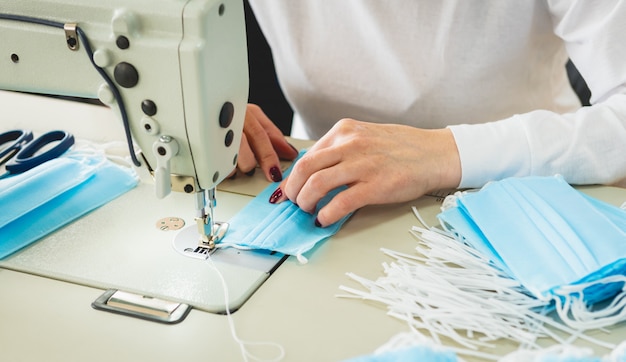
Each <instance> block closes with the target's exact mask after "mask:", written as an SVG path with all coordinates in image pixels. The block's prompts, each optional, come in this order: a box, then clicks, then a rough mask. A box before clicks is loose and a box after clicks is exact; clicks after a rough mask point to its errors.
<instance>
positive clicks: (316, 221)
mask: <svg viewBox="0 0 626 362" xmlns="http://www.w3.org/2000/svg"><path fill="white" fill-rule="evenodd" d="M315 226H317V227H318V228H321V227H322V224H321V223H320V221H319V220H318V219H317V218H315Z"/></svg>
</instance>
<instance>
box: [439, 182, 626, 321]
mask: <svg viewBox="0 0 626 362" xmlns="http://www.w3.org/2000/svg"><path fill="white" fill-rule="evenodd" d="M455 201H456V205H455V206H453V207H450V208H448V209H447V210H445V211H443V212H442V213H441V214H440V215H439V219H440V220H442V222H443V225H444V227H446V228H447V229H448V230H449V231H451V232H453V233H455V234H457V235H459V236H460V237H461V238H462V240H463V241H464V242H466V243H468V244H469V245H471V246H472V247H474V248H475V249H477V250H478V251H480V252H481V253H482V254H483V255H485V256H487V257H488V258H489V260H490V261H491V262H493V263H494V264H495V265H496V266H497V267H498V268H500V269H501V270H503V271H504V272H505V273H507V274H508V275H510V276H511V277H513V278H514V279H516V280H518V281H519V282H520V283H521V284H522V286H524V287H525V288H526V289H527V290H528V291H529V292H530V293H531V294H532V295H533V296H534V297H535V298H537V299H540V300H554V301H555V303H556V304H557V307H561V308H558V309H559V310H561V311H563V312H566V311H569V312H572V313H575V310H570V308H569V307H570V305H567V304H571V303H575V301H579V302H581V303H582V305H581V306H584V305H593V304H596V303H597V302H600V301H603V300H605V299H607V298H611V297H613V296H615V295H617V294H618V293H620V292H622V291H623V289H625V288H624V282H626V211H624V210H622V209H619V208H617V207H614V206H612V205H609V204H606V203H604V202H601V201H599V200H596V199H593V198H591V197H589V196H586V195H584V194H582V193H580V192H578V191H576V190H574V189H573V188H572V187H570V186H569V185H568V184H567V183H566V182H565V181H564V180H563V179H562V178H561V177H527V178H510V179H506V180H502V181H500V182H494V183H491V184H488V185H486V186H485V187H484V188H483V189H482V190H481V191H480V192H477V193H467V194H461V195H460V196H457V197H456V198H455ZM622 294H623V293H622ZM621 306H622V308H623V304H621ZM584 309H585V310H587V312H591V311H590V310H588V309H587V308H584ZM619 310H621V308H620V309H619ZM616 311H617V310H616ZM565 316H566V315H565V314H564V315H563V317H565ZM572 317H573V318H574V319H571V318H566V321H568V322H571V324H570V325H571V326H572V327H576V328H583V327H584V324H581V323H578V322H577V320H579V319H580V318H583V317H584V319H587V318H588V317H589V315H584V316H583V315H579V316H576V315H574V316H572ZM598 317H600V314H598ZM594 319H595V318H594ZM595 324H596V323H590V325H591V326H592V327H596V325H595ZM611 324H612V323H611Z"/></svg>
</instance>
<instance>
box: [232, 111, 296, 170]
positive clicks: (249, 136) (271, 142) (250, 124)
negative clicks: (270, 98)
mask: <svg viewBox="0 0 626 362" xmlns="http://www.w3.org/2000/svg"><path fill="white" fill-rule="evenodd" d="M297 156H298V150H296V149H295V148H294V147H293V146H292V145H291V144H289V142H287V140H286V139H285V136H283V134H282V132H281V131H280V130H279V129H278V127H276V125H274V123H273V122H272V121H271V120H270V119H269V118H268V117H267V116H266V115H265V113H263V110H261V108H260V107H259V106H257V105H255V104H248V107H247V109H246V118H245V121H244V125H243V135H242V137H241V146H240V147H239V157H238V159H237V168H238V169H239V170H240V171H241V172H243V173H245V174H248V175H250V174H252V173H254V170H255V168H256V166H257V164H258V165H260V166H261V169H262V170H263V173H264V174H265V177H266V178H267V180H268V181H274V182H276V181H281V180H282V179H283V175H282V171H281V170H280V163H279V159H285V160H293V159H295V158H296V157H297Z"/></svg>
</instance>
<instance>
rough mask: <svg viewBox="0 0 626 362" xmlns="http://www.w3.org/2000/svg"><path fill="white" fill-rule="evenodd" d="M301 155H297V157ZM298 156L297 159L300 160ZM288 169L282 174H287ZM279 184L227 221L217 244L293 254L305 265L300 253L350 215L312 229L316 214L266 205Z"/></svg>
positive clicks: (322, 202) (291, 206)
mask: <svg viewBox="0 0 626 362" xmlns="http://www.w3.org/2000/svg"><path fill="white" fill-rule="evenodd" d="M302 154H304V153H303V152H301V153H300V156H302ZM300 156H299V157H300ZM290 171H291V168H290V169H289V170H287V171H286V172H285V175H288V174H289V172H290ZM279 184H280V183H279V182H275V183H273V184H271V185H270V186H268V187H267V188H265V190H263V192H261V193H260V194H259V195H258V196H257V197H255V198H254V199H253V200H252V201H251V202H250V203H249V204H248V205H246V207H244V208H243V209H242V210H241V211H239V213H237V215H235V216H234V217H233V218H232V219H231V220H230V221H229V224H230V227H229V229H228V232H227V233H226V236H225V237H224V238H223V239H222V241H221V242H220V244H222V246H229V245H235V246H238V247H243V248H249V249H263V250H271V251H276V252H280V253H283V254H287V255H294V256H296V257H297V258H298V260H300V261H301V262H306V258H304V257H303V256H302V254H304V253H306V252H307V251H309V250H311V249H312V248H313V247H314V246H315V245H316V244H318V243H320V242H322V241H324V240H325V239H327V238H329V237H330V236H332V235H334V234H335V233H336V232H337V231H339V229H340V228H341V226H342V225H343V224H344V222H345V221H346V220H347V219H348V218H349V217H350V215H348V216H346V217H344V218H343V219H341V220H340V221H338V222H336V223H335V224H333V225H329V226H327V227H323V228H322V227H317V226H315V217H316V216H315V214H309V213H307V212H304V211H302V209H300V208H299V207H298V206H296V205H295V204H294V203H292V202H291V201H289V200H287V201H284V202H282V203H279V204H271V203H269V201H268V200H269V198H270V196H271V195H272V193H273V192H274V191H275V190H276V188H277V187H278V185H279ZM343 189H344V187H341V188H338V189H335V190H333V191H332V192H330V193H329V194H328V195H326V196H325V197H324V198H323V199H322V200H320V202H319V203H318V205H317V210H319V209H320V208H321V207H322V206H324V205H326V204H327V203H328V202H329V201H330V199H331V198H332V197H333V196H334V195H336V194H337V193H338V192H340V191H341V190H343Z"/></svg>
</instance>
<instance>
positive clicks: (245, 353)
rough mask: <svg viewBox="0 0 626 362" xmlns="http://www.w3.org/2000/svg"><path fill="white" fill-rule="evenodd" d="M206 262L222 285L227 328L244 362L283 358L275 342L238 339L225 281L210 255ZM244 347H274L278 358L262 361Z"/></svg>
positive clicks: (266, 360) (271, 360) (283, 355)
mask: <svg viewBox="0 0 626 362" xmlns="http://www.w3.org/2000/svg"><path fill="white" fill-rule="evenodd" d="M206 260H207V261H208V263H207V264H208V265H209V266H210V267H211V269H213V270H214V271H215V273H217V276H218V277H219V279H220V282H221V284H222V290H223V291H224V303H225V306H226V317H227V318H228V326H229V328H230V334H231V335H232V337H233V340H234V341H235V342H236V343H237V344H239V348H240V350H241V355H242V357H243V360H244V361H246V362H247V361H249V360H250V359H251V360H253V361H264V362H274V361H281V360H282V359H283V358H284V357H285V349H284V348H283V346H282V345H280V344H278V343H275V342H248V341H244V340H242V339H240V338H239V336H238V335H237V330H236V328H235V321H234V320H233V317H232V315H231V313H230V305H229V302H228V300H229V296H228V285H227V284H226V280H225V279H224V275H223V274H222V273H221V272H220V271H219V269H218V268H217V266H216V265H215V263H213V259H211V254H208V255H207V258H206ZM246 346H269V347H275V348H276V349H277V350H278V356H277V357H275V358H272V359H263V358H259V357H257V356H255V355H254V354H252V353H251V352H249V351H248V349H247V347H246Z"/></svg>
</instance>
